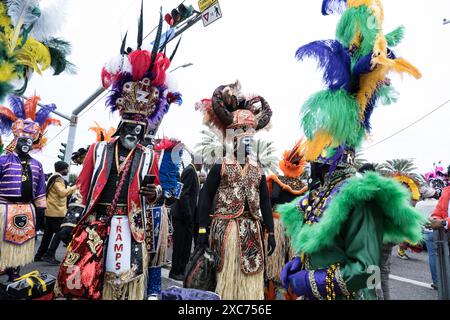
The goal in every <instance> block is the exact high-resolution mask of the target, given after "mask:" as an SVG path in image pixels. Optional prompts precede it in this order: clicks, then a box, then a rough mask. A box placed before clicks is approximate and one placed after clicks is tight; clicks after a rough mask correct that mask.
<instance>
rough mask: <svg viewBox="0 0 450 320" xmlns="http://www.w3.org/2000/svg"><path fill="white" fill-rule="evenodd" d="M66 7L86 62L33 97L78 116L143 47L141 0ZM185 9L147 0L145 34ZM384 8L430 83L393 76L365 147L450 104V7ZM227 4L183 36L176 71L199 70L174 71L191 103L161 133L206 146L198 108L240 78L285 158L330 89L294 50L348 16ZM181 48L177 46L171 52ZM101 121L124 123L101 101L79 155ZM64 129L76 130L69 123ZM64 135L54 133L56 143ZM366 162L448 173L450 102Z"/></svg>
mask: <svg viewBox="0 0 450 320" xmlns="http://www.w3.org/2000/svg"><path fill="white" fill-rule="evenodd" d="M54 1H57V0H52V2H54ZM59 1H60V2H67V3H68V8H67V15H66V19H65V23H64V24H63V26H62V28H61V36H63V37H65V38H67V39H68V40H70V42H71V43H72V45H73V54H72V56H71V57H70V60H71V61H72V62H73V63H75V64H76V65H77V67H78V74H77V75H63V76H58V77H52V76H51V73H50V72H46V73H45V74H44V76H43V77H40V76H38V75H35V76H34V77H33V79H32V81H31V82H30V84H29V86H28V92H27V94H32V93H33V92H34V91H36V92H37V93H38V94H40V95H41V97H42V102H44V103H51V102H52V103H56V105H57V106H58V110H59V111H60V112H63V113H65V114H70V113H71V110H73V109H74V108H76V107H77V106H78V105H79V104H80V103H81V102H82V101H83V100H84V99H85V98H86V97H87V96H89V95H90V94H91V93H93V92H94V91H95V90H96V88H97V87H98V86H99V85H100V70H101V68H102V66H103V64H104V63H105V62H106V61H107V60H108V59H109V57H111V56H112V55H114V54H116V53H117V52H118V50H119V47H120V43H121V37H122V36H123V34H124V33H125V32H126V31H127V30H128V31H129V37H128V39H129V42H128V45H129V46H132V47H134V48H135V46H136V41H135V39H136V37H135V35H136V29H137V18H138V14H139V5H140V0H126V1H123V0H90V1H88V0H77V1H73V0H71V1H69V0H59ZM47 2H50V0H42V1H41V3H42V5H43V6H44V5H45V4H46V3H47ZM178 4H179V0H178V1H177V0H175V1H173V0H164V1H163V0H160V1H156V0H144V16H145V18H144V19H145V34H146V33H148V32H149V31H150V30H152V29H153V27H154V26H156V24H157V21H158V12H159V7H160V6H161V5H162V6H163V12H168V11H170V10H171V9H172V8H173V7H175V6H177V5H178ZM185 4H193V5H194V6H195V7H196V8H197V3H196V1H193V0H186V2H185ZM384 5H385V16H386V18H385V24H384V30H385V33H387V32H390V31H392V30H393V29H394V28H396V27H397V26H399V25H401V24H403V25H404V26H405V27H406V36H405V39H404V41H403V43H402V44H401V45H400V46H399V47H398V48H396V50H395V52H396V54H397V55H398V56H400V57H404V58H406V59H407V60H408V61H410V62H411V63H413V64H414V65H416V66H417V67H418V68H419V69H420V70H421V71H422V73H423V78H422V79H421V80H415V79H413V78H411V77H408V76H405V77H404V78H403V79H401V78H400V77H393V85H394V87H395V88H396V89H397V90H398V91H399V92H400V99H399V102H398V103H397V104H396V105H393V106H387V107H380V108H378V109H377V110H376V111H375V113H374V116H373V120H372V121H373V123H372V124H373V127H374V130H373V132H372V136H371V137H370V139H369V140H368V141H367V142H366V143H365V144H364V147H363V149H366V148H367V147H369V146H371V145H373V144H374V143H377V142H378V141H380V140H382V139H384V138H386V137H388V136H390V135H391V134H392V133H394V132H396V131H398V130H399V129H401V128H403V127H406V126H407V125H409V124H411V123H412V122H414V121H415V120H417V119H419V118H420V117H421V116H423V115H425V114H426V113H427V112H430V111H431V110H433V109H434V108H436V107H437V106H438V105H440V104H441V103H443V102H445V101H447V100H449V99H450V92H449V74H450V41H449V39H450V25H446V26H444V25H443V24H442V20H443V18H445V17H448V18H450V1H448V0H432V1H428V2H424V1H419V0H385V1H384ZM220 6H221V8H222V12H223V18H222V19H220V20H218V21H217V22H215V23H213V24H212V25H210V26H208V27H206V28H205V27H203V24H202V23H201V22H199V23H198V24H197V25H195V26H194V27H192V28H191V29H189V30H188V31H187V32H185V34H184V35H183V40H182V43H181V46H180V49H179V51H178V53H177V56H176V57H175V59H174V61H173V63H172V69H173V68H175V67H177V66H179V65H183V64H186V63H193V64H194V65H193V66H192V67H189V68H185V69H178V70H177V71H175V72H174V73H173V75H175V76H176V78H177V81H178V85H179V89H180V91H181V92H182V94H183V97H184V104H183V105H182V106H181V107H178V106H173V107H172V109H171V112H170V114H169V115H167V116H166V118H165V120H164V122H163V125H162V127H161V129H160V134H164V135H166V136H169V137H176V138H179V139H181V140H182V141H183V142H184V143H185V144H187V145H188V146H190V147H191V148H192V147H193V146H194V145H195V144H196V143H197V142H198V141H199V140H200V134H199V132H200V130H201V128H202V124H201V123H202V116H201V115H200V114H199V113H197V112H195V110H194V103H195V102H196V101H198V100H200V99H202V98H205V97H210V96H211V95H212V92H213V91H214V89H215V88H216V87H217V86H219V85H221V84H227V83H230V82H233V81H234V80H235V79H239V80H240V81H241V82H242V84H243V89H244V91H246V92H250V93H257V94H259V95H261V96H264V97H265V98H266V100H267V101H268V102H269V104H270V105H271V107H272V109H273V113H274V116H273V119H272V124H273V126H272V129H271V131H269V132H267V133H263V134H262V135H263V136H264V138H266V139H269V140H273V141H274V142H275V144H276V146H277V149H278V151H279V153H280V154H281V153H282V151H283V150H284V149H286V148H291V147H292V146H293V144H294V142H295V140H296V139H298V138H299V137H300V135H301V131H300V128H299V110H300V107H301V105H302V103H303V102H304V101H305V100H306V99H307V98H308V96H309V95H311V94H313V93H315V92H316V91H318V90H321V89H322V88H323V85H322V82H321V73H320V72H317V70H316V65H315V63H314V62H312V61H311V62H306V63H304V62H302V63H300V62H297V61H296V60H295V58H294V54H295V51H296V49H297V48H298V47H300V46H301V45H303V44H306V43H308V42H310V41H314V40H323V39H333V38H334V34H335V27H336V23H337V21H338V19H339V16H327V17H324V16H322V15H321V13H320V8H321V0H302V1H298V0H278V1H269V0H245V1H238V0H220ZM166 26H167V25H166ZM153 37H154V34H152V35H151V36H150V37H149V38H147V40H146V41H147V42H148V43H149V42H150V41H151V40H152V39H153ZM174 42H175V41H174ZM174 45H175V43H171V45H170V48H169V52H171V49H172V48H173V47H174ZM95 120H96V121H98V122H99V123H100V124H101V125H103V126H106V127H109V126H116V125H117V123H118V118H117V117H113V116H110V114H109V113H108V112H107V111H106V110H105V107H104V101H100V102H99V103H97V104H96V105H95V106H94V107H92V108H91V109H90V110H89V111H88V112H87V113H86V114H84V115H83V116H82V117H81V119H80V122H79V126H78V132H77V137H76V143H75V147H76V148H79V147H84V146H86V145H87V144H89V143H91V142H93V140H94V139H95V135H94V133H93V132H89V131H88V128H89V127H90V126H91V125H92V124H93V121H95ZM62 122H63V125H66V124H67V121H65V120H63V121H62ZM60 130H61V128H56V129H50V130H49V140H52V137H53V136H55V134H57V133H58V132H59V131H60ZM67 133H68V130H65V131H63V132H62V133H61V134H60V135H59V136H58V137H57V138H56V139H54V140H52V141H51V143H50V144H49V145H48V146H47V147H46V149H45V150H44V152H43V153H40V154H37V155H36V157H37V158H38V159H39V160H41V161H42V162H43V164H44V167H45V169H46V171H47V172H50V171H52V170H53V163H54V162H55V161H57V160H58V158H57V155H58V149H59V148H60V143H61V142H65V140H66V139H67ZM5 140H8V138H6V139H5ZM364 158H365V159H367V160H370V161H373V162H383V161H384V160H387V159H393V158H414V159H415V163H416V165H417V166H418V167H419V172H421V173H424V172H425V171H428V170H430V169H431V168H432V164H433V162H435V161H439V160H442V161H443V162H444V165H445V166H447V165H448V164H450V105H448V106H446V107H444V108H442V109H441V110H439V111H438V112H436V113H435V114H433V115H431V116H430V117H429V118H427V119H425V120H424V121H422V122H420V123H419V124H417V125H415V126H414V127H412V128H410V129H408V130H407V131H405V132H403V133H401V134H399V135H397V136H395V137H394V138H392V139H390V140H388V141H386V142H384V143H381V144H379V145H377V146H375V147H373V148H371V149H368V150H366V151H365V152H364ZM74 170H76V169H75V168H74Z"/></svg>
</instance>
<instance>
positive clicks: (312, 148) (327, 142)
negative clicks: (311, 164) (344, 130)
mask: <svg viewBox="0 0 450 320" xmlns="http://www.w3.org/2000/svg"><path fill="white" fill-rule="evenodd" d="M332 144H333V137H332V136H331V135H330V134H329V133H326V132H324V131H322V130H319V131H318V132H317V133H316V134H315V135H314V138H313V139H312V140H307V141H306V154H305V157H306V160H307V161H314V160H316V159H317V158H318V157H319V156H320V154H321V153H322V151H323V150H324V149H325V148H326V147H329V146H331V145H332Z"/></svg>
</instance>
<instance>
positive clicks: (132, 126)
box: [119, 123, 144, 150]
mask: <svg viewBox="0 0 450 320" xmlns="http://www.w3.org/2000/svg"><path fill="white" fill-rule="evenodd" d="M119 136H120V142H121V143H122V146H123V147H124V148H125V149H128V150H131V149H133V148H135V147H136V146H137V144H138V143H139V141H141V140H142V139H143V137H144V126H143V125H141V124H136V123H124V124H123V125H122V126H121V128H120V131H119Z"/></svg>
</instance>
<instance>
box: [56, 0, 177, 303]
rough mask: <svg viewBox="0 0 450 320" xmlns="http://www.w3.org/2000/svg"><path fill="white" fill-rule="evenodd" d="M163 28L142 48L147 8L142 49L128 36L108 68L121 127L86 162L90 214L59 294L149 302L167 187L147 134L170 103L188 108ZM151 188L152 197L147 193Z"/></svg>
mask: <svg viewBox="0 0 450 320" xmlns="http://www.w3.org/2000/svg"><path fill="white" fill-rule="evenodd" d="M161 29H162V16H160V24H159V31H158V32H157V35H158V36H157V37H156V39H155V44H154V47H153V49H152V51H147V50H143V49H141V46H142V41H143V39H142V30H143V3H141V15H140V20H139V32H138V34H139V36H138V44H137V49H136V50H134V51H133V50H127V51H125V46H126V37H125V38H124V40H123V42H122V46H121V48H120V54H119V55H118V56H117V57H115V58H113V59H112V60H111V61H110V62H108V63H107V64H106V65H105V66H104V68H103V69H102V74H101V79H102V84H103V86H104V88H105V89H108V88H110V95H109V97H108V99H107V102H106V104H107V106H108V107H109V108H110V110H111V112H116V111H118V112H119V114H120V116H121V121H120V123H119V125H118V128H117V130H116V132H115V133H114V134H113V137H112V138H111V139H110V140H108V141H103V142H99V143H96V144H94V145H92V146H91V147H90V148H89V151H88V153H87V155H86V158H85V161H84V163H83V169H82V172H81V174H80V176H79V178H78V181H77V184H78V185H79V186H80V193H81V195H82V196H83V204H84V205H85V206H86V209H85V212H84V214H83V217H82V219H81V220H80V222H79V223H78V225H77V226H76V227H75V229H74V231H73V239H72V241H71V243H70V245H69V246H68V249H67V252H66V256H65V258H64V260H63V262H62V265H61V267H60V270H59V274H58V283H57V284H58V285H57V288H56V289H55V291H56V293H57V294H58V295H64V296H66V297H74V298H79V299H92V300H99V299H103V300H142V299H144V298H145V297H146V294H147V290H146V288H147V285H148V284H147V277H148V274H149V270H148V267H149V260H152V259H153V255H154V248H155V243H154V241H156V240H155V237H154V234H153V232H152V231H153V227H152V226H153V224H154V223H155V216H154V215H153V214H152V213H153V212H152V210H153V205H155V204H156V202H157V201H158V200H159V199H161V198H162V189H161V187H160V185H159V181H160V180H159V160H158V156H157V154H156V152H155V151H154V150H152V149H151V148H148V147H146V146H144V145H143V143H144V141H145V139H144V138H145V137H146V136H147V135H151V136H154V135H155V134H156V132H157V130H158V128H159V126H160V124H161V122H162V120H163V118H164V116H165V114H166V113H167V112H168V111H169V108H170V106H171V104H172V103H178V104H181V102H182V100H181V95H180V94H179V93H178V92H176V91H175V90H173V88H171V87H169V85H168V84H169V79H168V78H169V75H168V74H166V71H167V69H168V68H169V67H170V62H171V60H170V59H169V58H168V57H167V56H166V55H165V53H164V51H165V46H164V45H163V46H162V47H161V46H160V44H162V41H161ZM172 57H173V55H172ZM146 178H148V179H146ZM150 178H152V180H150ZM146 181H147V182H146ZM149 188H150V189H151V190H153V191H148V190H147V191H146V190H145V189H149ZM143 192H144V193H145V192H149V193H148V195H147V196H143ZM150 195H151V198H149V196H150ZM149 230H150V233H149V232H146V231H149Z"/></svg>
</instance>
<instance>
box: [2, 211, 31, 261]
mask: <svg viewBox="0 0 450 320" xmlns="http://www.w3.org/2000/svg"><path fill="white" fill-rule="evenodd" d="M5 223H6V206H5V205H0V270H2V269H6V268H15V267H21V266H25V265H27V264H29V263H31V262H33V259H34V244H35V242H36V240H35V239H31V240H28V241H27V242H26V243H24V244H22V245H17V244H12V243H8V242H4V241H3V234H4V230H5Z"/></svg>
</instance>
